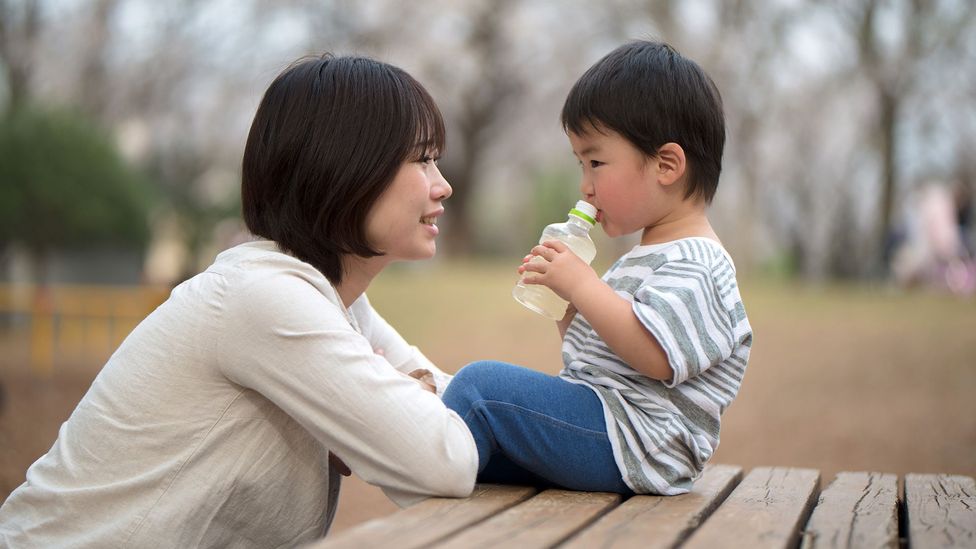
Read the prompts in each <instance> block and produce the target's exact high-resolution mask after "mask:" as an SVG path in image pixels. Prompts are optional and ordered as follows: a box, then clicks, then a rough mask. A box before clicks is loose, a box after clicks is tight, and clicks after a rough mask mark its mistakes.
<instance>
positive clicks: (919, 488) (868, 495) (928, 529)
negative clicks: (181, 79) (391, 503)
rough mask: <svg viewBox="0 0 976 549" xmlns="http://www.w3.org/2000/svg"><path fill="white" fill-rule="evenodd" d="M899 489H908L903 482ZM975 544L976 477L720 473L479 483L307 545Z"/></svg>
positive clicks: (718, 469) (767, 470) (718, 468)
mask: <svg viewBox="0 0 976 549" xmlns="http://www.w3.org/2000/svg"><path fill="white" fill-rule="evenodd" d="M899 484H900V485H899ZM900 544H904V545H905V546H907V547H919V548H929V547H967V548H976V484H974V481H973V479H972V478H970V477H964V476H952V475H938V474H924V475H922V474H910V475H906V476H905V477H904V479H902V482H901V483H899V479H898V477H897V476H896V475H891V474H881V473H840V474H839V475H837V478H836V480H834V482H833V483H831V484H830V486H828V487H827V489H826V490H823V492H821V491H820V473H819V472H818V471H816V470H812V469H796V468H788V467H757V468H755V469H753V470H752V471H750V472H749V474H747V475H743V471H742V469H741V468H740V467H734V466H729V465H711V466H709V467H708V468H707V469H706V470H705V474H704V475H703V476H702V478H701V479H700V480H699V481H698V482H696V483H695V488H694V490H692V491H691V492H690V493H688V494H684V495H681V496H669V497H668V496H664V497H662V496H635V497H632V498H629V499H626V500H624V499H623V498H621V497H620V496H618V495H616V494H606V493H588V492H572V491H566V490H545V491H542V492H538V491H537V490H535V489H533V488H528V487H520V486H496V485H479V486H477V487H476V488H475V491H474V493H473V494H472V495H471V496H470V497H468V498H464V499H449V498H431V499H428V500H426V501H424V502H422V503H419V504H417V505H415V506H413V507H410V508H408V509H404V510H401V511H398V512H396V513H394V514H392V515H390V516H388V517H384V518H379V519H375V520H372V521H369V522H365V523H363V524H361V525H359V526H357V527H355V528H353V529H350V530H347V531H344V532H341V533H339V534H337V535H335V536H329V537H327V538H325V539H324V540H320V541H318V542H316V543H314V544H312V545H311V546H310V547H311V548H313V549H332V548H340V547H350V548H351V547H355V548H360V547H396V548H398V549H399V548H403V549H408V548H413V547H442V548H469V547H516V548H532V547H553V546H556V545H559V546H560V547H565V548H573V549H579V548H591V547H641V548H650V547H675V546H679V545H680V546H681V547H692V548H700V547H708V548H712V547H748V548H752V547H783V548H786V547H796V546H797V545H799V546H800V547H804V548H813V547H891V548H898V547H899V546H900Z"/></svg>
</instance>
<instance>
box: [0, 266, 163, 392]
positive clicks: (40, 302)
mask: <svg viewBox="0 0 976 549" xmlns="http://www.w3.org/2000/svg"><path fill="white" fill-rule="evenodd" d="M169 291H170V290H169V288H166V287H155V286H82V285H50V286H37V285H32V284H0V331H4V332H7V335H8V336H10V337H5V338H4V339H5V340H7V341H8V342H9V343H8V345H13V346H15V347H16V346H20V347H21V349H19V350H20V351H21V352H20V353H12V354H18V355H25V356H26V357H27V360H28V362H29V365H30V368H31V370H33V371H34V372H35V373H36V374H38V375H41V376H50V375H51V373H52V371H53V368H54V363H55V361H56V360H58V359H64V360H67V361H90V360H104V359H105V358H107V357H108V355H109V354H111V352H112V351H113V350H114V349H115V348H116V347H117V346H118V345H119V343H121V341H122V340H123V339H124V338H125V336H126V335H128V333H129V332H131V331H132V328H134V327H135V326H136V324H138V323H139V322H140V321H141V320H142V319H143V318H145V317H146V315H148V314H149V313H150V312H152V310H153V309H155V308H156V307H157V306H159V304H160V303H162V302H163V301H164V300H165V299H166V297H167V296H168V295H169ZM24 351H26V352H24Z"/></svg>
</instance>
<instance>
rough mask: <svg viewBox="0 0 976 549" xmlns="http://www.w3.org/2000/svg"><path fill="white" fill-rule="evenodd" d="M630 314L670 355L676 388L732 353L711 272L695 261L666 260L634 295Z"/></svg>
mask: <svg viewBox="0 0 976 549" xmlns="http://www.w3.org/2000/svg"><path fill="white" fill-rule="evenodd" d="M633 310H634V313H635V314H636V315H637V318H638V319H639V320H640V322H641V323H642V324H643V325H644V327H645V328H647V330H648V331H649V332H650V333H651V335H653V336H654V338H655V339H657V341H658V343H659V344H660V345H661V347H662V348H663V349H664V352H665V354H667V356H668V363H669V365H670V366H671V369H672V371H673V372H674V375H673V377H672V378H671V379H670V380H668V381H666V382H664V384H665V385H666V386H668V387H674V386H676V385H678V384H680V383H682V382H684V381H686V380H688V379H691V378H694V377H697V376H699V375H700V374H701V373H702V372H704V371H706V370H707V369H708V368H710V367H711V366H714V365H716V364H719V363H721V362H722V361H724V360H726V359H727V358H729V356H731V354H732V351H733V348H734V347H735V336H734V331H733V330H734V326H733V323H732V318H731V316H730V314H729V311H728V310H727V309H726V308H725V306H724V305H723V299H722V290H721V286H720V284H719V283H718V282H717V281H716V280H715V277H714V276H713V272H712V270H711V269H710V268H709V267H708V266H706V265H703V264H701V263H699V262H697V261H691V260H681V261H673V262H669V263H667V264H665V265H664V266H662V267H661V268H660V269H657V270H656V271H654V273H653V274H652V275H651V276H648V277H647V278H646V279H645V280H644V282H643V284H642V285H641V286H640V288H638V289H637V291H636V292H635V293H634V304H633Z"/></svg>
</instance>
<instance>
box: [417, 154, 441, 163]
mask: <svg viewBox="0 0 976 549" xmlns="http://www.w3.org/2000/svg"><path fill="white" fill-rule="evenodd" d="M438 160H440V158H439V157H436V156H430V155H429V154H427V155H424V156H421V157H420V162H421V163H423V164H430V163H431V162H433V163H434V164H437V161H438Z"/></svg>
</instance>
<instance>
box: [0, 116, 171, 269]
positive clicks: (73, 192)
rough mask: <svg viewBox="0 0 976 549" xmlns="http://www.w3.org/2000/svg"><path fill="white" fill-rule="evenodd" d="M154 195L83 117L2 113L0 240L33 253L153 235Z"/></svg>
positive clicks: (139, 241)
mask: <svg viewBox="0 0 976 549" xmlns="http://www.w3.org/2000/svg"><path fill="white" fill-rule="evenodd" d="M152 202H153V193H152V190H151V186H150V185H149V183H148V181H146V179H145V178H144V176H143V175H141V174H140V173H139V172H137V171H136V170H134V169H133V168H131V167H130V166H129V165H128V164H127V163H126V162H125V161H124V160H123V159H122V158H121V156H120V155H119V153H118V151H117V149H116V147H115V145H114V143H113V142H112V140H111V139H110V138H109V137H108V135H107V134H106V133H105V132H102V131H101V130H99V129H98V128H97V127H96V126H95V125H94V124H92V123H91V122H89V121H88V120H86V119H85V118H83V117H82V116H80V115H77V114H74V113H71V112H68V111H61V110H46V109H39V108H22V109H18V110H15V111H11V112H8V113H7V114H5V115H0V242H2V243H4V244H9V243H19V244H22V245H24V246H25V247H26V248H27V249H28V250H29V252H30V253H32V254H34V255H44V254H46V253H48V252H50V251H52V250H57V249H77V248H87V247H91V246H99V245H121V246H125V247H132V248H133V249H142V248H143V247H144V246H145V244H146V242H147V241H148V239H149V234H150V233H149V226H148V216H149V208H150V206H151V205H152Z"/></svg>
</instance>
